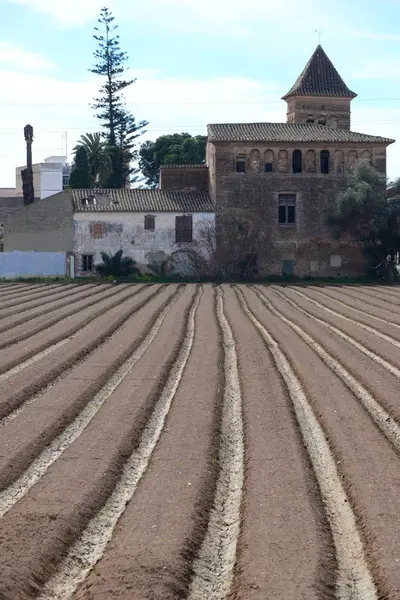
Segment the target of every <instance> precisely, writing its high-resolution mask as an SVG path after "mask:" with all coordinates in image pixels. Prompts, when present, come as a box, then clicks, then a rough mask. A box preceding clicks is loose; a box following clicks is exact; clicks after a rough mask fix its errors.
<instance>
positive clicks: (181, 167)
mask: <svg viewBox="0 0 400 600" xmlns="http://www.w3.org/2000/svg"><path fill="white" fill-rule="evenodd" d="M160 168H161V169H178V168H179V169H208V167H207V165H204V164H199V165H179V164H177V165H161V167H160Z"/></svg>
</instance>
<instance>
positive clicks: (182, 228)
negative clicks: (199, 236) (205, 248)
mask: <svg viewBox="0 0 400 600" xmlns="http://www.w3.org/2000/svg"><path fill="white" fill-rule="evenodd" d="M175 241H176V242H177V243H181V242H189V243H190V242H192V241H193V217H192V215H187V216H186V215H185V216H182V217H175Z"/></svg>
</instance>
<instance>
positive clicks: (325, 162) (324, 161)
mask: <svg viewBox="0 0 400 600" xmlns="http://www.w3.org/2000/svg"><path fill="white" fill-rule="evenodd" d="M320 159H321V173H325V174H327V173H329V150H321V154H320Z"/></svg>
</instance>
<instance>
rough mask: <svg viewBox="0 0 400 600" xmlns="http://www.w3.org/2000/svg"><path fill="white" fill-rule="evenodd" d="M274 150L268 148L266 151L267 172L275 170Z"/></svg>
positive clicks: (265, 166)
mask: <svg viewBox="0 0 400 600" xmlns="http://www.w3.org/2000/svg"><path fill="white" fill-rule="evenodd" d="M274 159H275V157H274V151H273V150H266V151H265V153H264V171H265V172H266V173H268V172H271V171H273V169H274Z"/></svg>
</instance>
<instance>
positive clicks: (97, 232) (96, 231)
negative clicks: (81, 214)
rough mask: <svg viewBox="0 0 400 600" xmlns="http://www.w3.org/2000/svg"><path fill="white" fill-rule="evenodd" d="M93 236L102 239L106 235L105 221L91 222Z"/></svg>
mask: <svg viewBox="0 0 400 600" xmlns="http://www.w3.org/2000/svg"><path fill="white" fill-rule="evenodd" d="M91 230H92V238H96V239H100V238H102V237H103V236H104V223H91Z"/></svg>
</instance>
